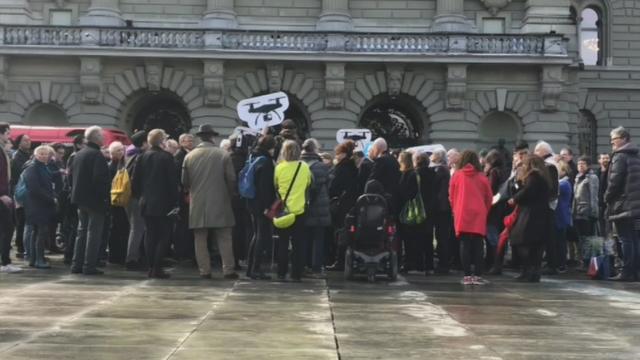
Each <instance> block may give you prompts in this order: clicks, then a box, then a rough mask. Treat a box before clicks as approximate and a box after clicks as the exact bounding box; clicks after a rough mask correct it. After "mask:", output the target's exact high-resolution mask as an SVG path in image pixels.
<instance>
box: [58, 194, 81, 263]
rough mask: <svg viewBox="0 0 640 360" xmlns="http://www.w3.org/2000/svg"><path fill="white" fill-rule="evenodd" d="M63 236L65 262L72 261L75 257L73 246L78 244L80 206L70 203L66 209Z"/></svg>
mask: <svg viewBox="0 0 640 360" xmlns="http://www.w3.org/2000/svg"><path fill="white" fill-rule="evenodd" d="M61 232H62V237H64V242H65V250H64V259H65V262H71V259H73V248H74V247H75V244H76V236H77V234H78V207H77V206H75V205H73V204H70V205H69V207H68V208H67V209H66V210H65V213H64V214H63V218H62V231H61Z"/></svg>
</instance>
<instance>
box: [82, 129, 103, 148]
mask: <svg viewBox="0 0 640 360" xmlns="http://www.w3.org/2000/svg"><path fill="white" fill-rule="evenodd" d="M103 136H104V135H103V133H102V128H101V127H100V126H91V127H88V128H87V130H85V131H84V138H85V139H86V140H87V142H92V143H94V144H95V143H98V142H99V140H102V139H103Z"/></svg>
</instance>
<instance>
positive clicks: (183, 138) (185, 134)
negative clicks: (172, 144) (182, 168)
mask: <svg viewBox="0 0 640 360" xmlns="http://www.w3.org/2000/svg"><path fill="white" fill-rule="evenodd" d="M186 138H192V139H193V135H192V134H189V133H184V134H182V135H180V137H179V138H178V142H180V143H182V142H183V141H184V140H185V139H186Z"/></svg>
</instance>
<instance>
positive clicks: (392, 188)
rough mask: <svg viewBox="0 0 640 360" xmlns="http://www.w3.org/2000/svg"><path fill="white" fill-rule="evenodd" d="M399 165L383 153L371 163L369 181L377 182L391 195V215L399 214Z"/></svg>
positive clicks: (387, 154) (391, 157)
mask: <svg viewBox="0 0 640 360" xmlns="http://www.w3.org/2000/svg"><path fill="white" fill-rule="evenodd" d="M401 175H402V174H401V173H400V164H398V160H396V159H395V158H394V157H393V156H391V155H390V154H389V153H385V154H383V155H382V156H380V157H378V158H377V159H375V160H374V161H373V168H371V174H369V180H377V181H379V182H380V183H381V184H382V186H383V187H384V192H385V193H387V194H390V195H391V199H392V200H391V213H392V214H397V213H399V212H400V206H401V205H400V198H399V194H398V185H399V184H400V176H401Z"/></svg>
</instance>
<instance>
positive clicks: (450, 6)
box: [431, 0, 472, 32]
mask: <svg viewBox="0 0 640 360" xmlns="http://www.w3.org/2000/svg"><path fill="white" fill-rule="evenodd" d="M431 30H432V31H442V32H470V31H472V26H471V23H470V22H469V21H467V18H466V17H465V16H464V0H438V2H437V4H436V17H435V18H434V20H433V25H432V26H431Z"/></svg>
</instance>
